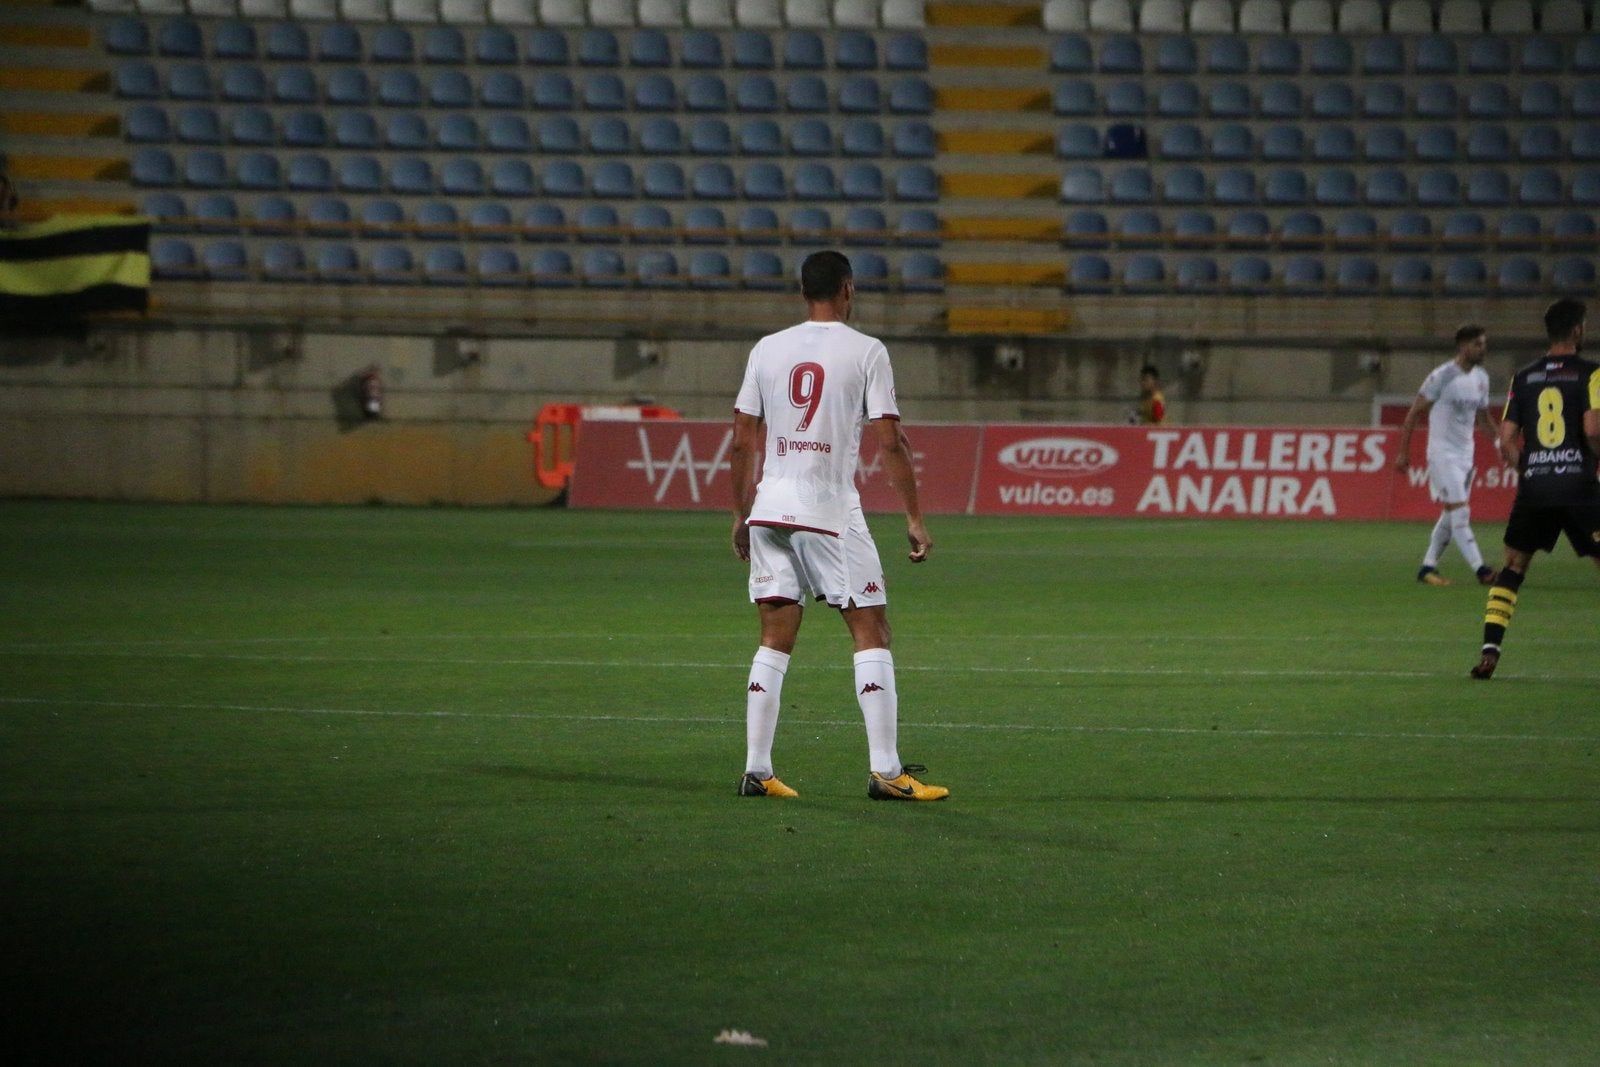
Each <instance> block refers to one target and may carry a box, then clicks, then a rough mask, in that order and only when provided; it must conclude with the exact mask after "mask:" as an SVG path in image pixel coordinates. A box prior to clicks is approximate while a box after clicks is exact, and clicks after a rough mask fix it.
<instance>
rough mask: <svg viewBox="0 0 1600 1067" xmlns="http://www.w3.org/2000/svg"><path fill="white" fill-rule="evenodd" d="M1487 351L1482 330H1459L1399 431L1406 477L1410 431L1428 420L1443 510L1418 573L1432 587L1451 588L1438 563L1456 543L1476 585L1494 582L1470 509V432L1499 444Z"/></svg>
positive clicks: (1432, 485)
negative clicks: (1453, 345) (1424, 418)
mask: <svg viewBox="0 0 1600 1067" xmlns="http://www.w3.org/2000/svg"><path fill="white" fill-rule="evenodd" d="M1488 351H1489V336H1488V333H1487V332H1486V331H1485V330H1484V328H1483V327H1482V326H1463V327H1461V329H1459V330H1457V331H1456V354H1455V357H1454V358H1453V359H1451V360H1450V361H1449V362H1447V363H1441V364H1440V365H1439V366H1437V367H1435V368H1434V369H1433V372H1432V373H1430V374H1429V375H1428V376H1427V378H1425V379H1423V382H1422V388H1421V389H1419V390H1418V391H1417V398H1416V400H1414V401H1412V403H1411V410H1410V411H1407V412H1406V418H1405V422H1404V423H1402V424H1401V426H1400V440H1399V442H1398V444H1397V446H1396V447H1397V449H1398V452H1399V454H1398V455H1397V456H1395V460H1394V467H1395V470H1398V471H1403V470H1405V469H1406V468H1407V467H1408V466H1410V463H1411V434H1412V431H1413V430H1415V429H1416V427H1417V423H1418V422H1420V421H1421V419H1422V416H1423V415H1427V416H1428V491H1429V493H1430V494H1431V495H1432V497H1433V499H1434V500H1437V501H1438V502H1439V506H1440V509H1441V510H1440V512H1439V520H1438V521H1437V522H1435V523H1434V524H1433V534H1432V536H1431V537H1430V538H1429V539H1428V551H1427V553H1426V554H1425V555H1424V556H1423V557H1422V569H1421V570H1419V571H1417V581H1419V582H1424V583H1426V584H1428V585H1451V584H1453V583H1452V582H1451V581H1450V579H1448V578H1446V577H1444V576H1443V575H1441V574H1440V573H1439V557H1440V555H1442V554H1443V553H1444V550H1445V549H1446V548H1447V547H1448V546H1449V545H1450V543H1451V542H1452V541H1453V542H1455V545H1456V547H1457V548H1458V549H1460V550H1461V555H1462V556H1463V557H1465V558H1466V561H1467V565H1468V566H1469V567H1471V568H1472V569H1473V571H1474V572H1475V573H1476V574H1477V577H1478V584H1480V585H1489V584H1491V583H1493V582H1494V574H1495V572H1494V568H1493V567H1490V566H1487V565H1486V564H1485V563H1484V562H1483V552H1482V551H1480V550H1479V548H1478V539H1477V538H1476V537H1474V536H1473V534H1472V524H1471V523H1472V511H1471V509H1470V508H1469V507H1468V506H1467V500H1468V498H1469V497H1470V496H1471V495H1472V457H1473V444H1472V431H1473V429H1474V428H1475V427H1476V428H1477V429H1479V430H1482V431H1483V432H1484V434H1486V435H1487V436H1488V437H1490V438H1491V439H1495V438H1496V431H1495V426H1494V422H1493V421H1492V420H1491V419H1490V418H1489V375H1488V373H1487V372H1486V371H1485V370H1484V369H1483V358H1484V355H1485V354H1486V353H1487V352H1488Z"/></svg>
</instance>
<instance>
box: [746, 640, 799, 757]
mask: <svg viewBox="0 0 1600 1067" xmlns="http://www.w3.org/2000/svg"><path fill="white" fill-rule="evenodd" d="M788 672H789V657H788V655H787V654H786V653H783V652H779V651H777V650H776V649H771V648H767V647H766V646H765V645H763V646H762V647H761V648H758V649H756V654H755V659H754V660H752V661H751V663H750V688H749V691H748V692H749V695H748V697H747V698H746V700H745V705H744V772H745V773H746V774H754V775H757V776H758V777H761V778H771V777H772V738H773V735H774V734H776V733H777V732H778V704H779V701H780V700H781V699H782V697H783V676H784V675H785V674H787V673H788Z"/></svg>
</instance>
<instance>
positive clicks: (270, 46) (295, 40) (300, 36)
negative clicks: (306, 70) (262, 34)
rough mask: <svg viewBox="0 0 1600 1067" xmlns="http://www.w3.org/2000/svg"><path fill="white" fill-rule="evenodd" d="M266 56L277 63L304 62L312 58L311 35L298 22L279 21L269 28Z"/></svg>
mask: <svg viewBox="0 0 1600 1067" xmlns="http://www.w3.org/2000/svg"><path fill="white" fill-rule="evenodd" d="M266 56H267V58H268V59H270V60H273V61H274V62H277V63H303V62H305V61H306V60H309V59H310V58H311V37H310V36H309V35H308V34H307V33H306V31H305V27H304V26H301V25H300V24H299V23H297V22H279V23H275V24H273V25H272V26H270V27H268V29H267V40H266Z"/></svg>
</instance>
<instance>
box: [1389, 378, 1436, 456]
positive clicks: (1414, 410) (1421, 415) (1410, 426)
mask: <svg viewBox="0 0 1600 1067" xmlns="http://www.w3.org/2000/svg"><path fill="white" fill-rule="evenodd" d="M1432 408H1433V403H1432V401H1430V400H1428V398H1427V397H1424V396H1420V395H1419V396H1418V397H1417V398H1416V399H1415V400H1413V401H1412V402H1411V410H1409V411H1407V412H1406V417H1405V421H1404V422H1402V423H1401V424H1400V438H1399V440H1397V441H1396V442H1395V446H1394V447H1395V457H1394V469H1395V470H1397V471H1403V470H1406V469H1407V468H1409V467H1410V466H1411V435H1412V434H1413V433H1415V432H1416V430H1417V423H1419V422H1421V421H1422V420H1423V419H1425V418H1427V416H1428V412H1429V410H1431V409H1432Z"/></svg>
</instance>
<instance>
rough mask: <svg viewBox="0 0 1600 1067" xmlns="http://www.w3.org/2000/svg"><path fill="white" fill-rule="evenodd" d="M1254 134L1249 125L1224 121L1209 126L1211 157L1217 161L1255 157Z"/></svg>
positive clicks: (1235, 160) (1234, 160) (1232, 160)
mask: <svg viewBox="0 0 1600 1067" xmlns="http://www.w3.org/2000/svg"><path fill="white" fill-rule="evenodd" d="M1255 151H1256V145H1255V135H1254V134H1253V133H1252V132H1251V130H1250V127H1249V126H1246V125H1244V124H1243V123H1238V122H1226V123H1220V124H1217V125H1214V126H1212V127H1211V158H1212V159H1213V160H1217V161H1219V162H1238V161H1241V160H1246V159H1252V158H1254V157H1255Z"/></svg>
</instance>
